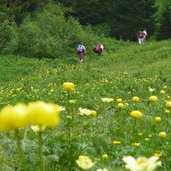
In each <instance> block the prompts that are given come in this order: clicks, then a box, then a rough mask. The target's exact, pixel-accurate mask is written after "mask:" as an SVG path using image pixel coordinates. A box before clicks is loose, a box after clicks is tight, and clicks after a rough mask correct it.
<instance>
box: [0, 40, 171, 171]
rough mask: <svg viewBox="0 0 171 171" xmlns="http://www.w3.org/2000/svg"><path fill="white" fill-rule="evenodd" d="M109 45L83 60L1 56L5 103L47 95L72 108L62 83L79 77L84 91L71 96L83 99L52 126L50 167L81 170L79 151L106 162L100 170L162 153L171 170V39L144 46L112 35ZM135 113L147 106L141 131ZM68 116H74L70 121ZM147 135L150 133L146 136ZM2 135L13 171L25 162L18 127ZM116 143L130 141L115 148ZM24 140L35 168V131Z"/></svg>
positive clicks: (166, 170)
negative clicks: (83, 111)
mask: <svg viewBox="0 0 171 171" xmlns="http://www.w3.org/2000/svg"><path fill="white" fill-rule="evenodd" d="M104 44H105V48H106V52H107V54H105V55H103V56H100V57H99V56H97V55H95V54H94V53H93V52H91V51H89V52H88V55H87V56H86V58H85V60H84V62H83V64H81V65H79V64H78V63H77V60H78V57H77V56H74V55H73V54H69V55H68V57H65V58H64V57H63V58H59V59H41V60H40V59H35V58H26V57H21V56H1V57H0V70H1V73H0V106H1V107H4V106H6V105H8V104H12V105H15V104H16V103H18V102H22V103H28V102H31V101H37V100H43V101H46V102H55V103H57V104H59V105H61V106H64V107H67V93H66V91H65V90H64V89H63V87H62V84H63V83H64V82H68V81H69V82H73V83H74V84H75V85H76V88H75V91H73V92H71V93H70V99H74V100H76V104H75V105H74V106H73V107H72V106H70V112H69V113H68V112H67V111H64V112H62V113H61V118H62V122H61V125H60V126H57V127H56V128H54V129H47V130H46V131H45V133H44V137H43V140H44V157H45V161H46V166H47V167H46V170H47V171H48V169H49V170H52V168H54V170H55V168H56V170H61V171H67V170H68V171H69V170H73V171H76V170H79V167H78V166H77V165H76V163H75V160H76V159H78V157H79V155H87V156H89V157H90V158H91V159H92V160H93V161H94V160H95V158H99V159H100V160H99V161H97V162H96V164H95V166H94V167H93V168H92V170H93V171H94V170H97V169H98V168H108V169H109V171H110V170H111V171H113V170H116V171H117V169H120V170H122V171H123V170H124V169H123V168H124V163H123V161H122V157H123V156H125V155H132V156H134V157H138V156H143V155H145V156H147V157H150V156H152V155H153V154H154V153H155V152H156V151H160V152H161V153H162V154H163V155H162V157H161V158H160V160H161V161H162V166H161V167H160V168H159V170H161V171H170V170H171V165H170V160H171V156H170V149H171V148H170V145H171V144H170V143H171V141H170V139H171V134H170V124H171V118H170V114H168V115H167V114H165V113H164V111H165V109H166V107H165V101H166V100H168V101H171V98H170V96H171V86H170V84H171V77H170V75H171V67H170V66H171V41H163V42H146V43H145V44H144V45H143V46H140V45H138V44H136V43H129V42H125V43H124V42H117V41H113V42H112V41H111V40H107V39H106V40H105V43H104ZM149 88H155V91H154V92H150V91H149ZM160 90H165V91H166V94H165V95H161V94H160ZM150 95H156V96H157V97H158V99H159V100H158V101H157V102H156V103H154V104H151V103H149V101H148V98H149V96H150ZM133 96H138V97H139V98H140V99H141V101H140V103H137V104H135V103H133V102H132V100H131V99H132V97H133ZM104 97H108V98H114V100H115V101H114V103H109V104H106V103H103V102H102V101H101V98H104ZM118 98H122V99H123V104H124V106H125V108H124V109H119V108H118V106H117V105H118V103H117V99H118ZM127 104H128V106H127ZM79 107H82V108H88V109H91V110H95V111H97V117H91V116H80V115H79V110H78V108H79ZM71 108H72V110H71ZM132 110H140V111H141V112H142V113H143V114H144V117H143V118H142V119H139V120H137V125H136V130H134V129H133V126H134V120H133V119H132V118H131V117H129V114H130V112H131V111H132ZM67 116H71V117H72V119H67ZM156 116H160V117H161V118H162V122H161V123H158V124H157V123H155V121H154V118H155V117H156ZM69 130H70V131H71V134H70V136H71V137H70V141H68V136H69V134H68V131H69ZM160 131H166V132H167V134H168V136H167V138H165V139H162V138H160V137H159V135H158V134H159V132H160ZM21 133H23V131H22V130H21ZM139 133H143V134H142V136H139V135H138V134H139ZM21 135H22V134H21ZM149 135H152V137H149ZM0 136H1V141H0V144H1V150H0V151H1V153H0V159H1V161H2V162H0V168H6V169H11V170H12V169H14V168H15V167H17V162H18V160H19V159H18V157H17V155H16V150H17V149H16V146H15V144H14V142H15V141H14V135H13V132H9V133H1V135H0ZM145 138H149V139H150V141H146V140H145ZM114 140H120V141H121V142H122V143H121V144H120V145H114V144H113V143H112V141H114ZM135 142H137V143H141V146H140V147H134V146H133V145H132V143H135ZM23 143H24V145H25V147H26V148H25V149H24V151H25V154H26V158H27V160H28V161H27V164H28V168H29V170H31V171H32V170H35V167H36V155H37V153H36V146H37V141H36V135H35V134H34V133H33V132H32V131H31V130H30V129H29V130H28V135H27V137H26V139H25V140H24V141H23ZM7 144H8V145H7ZM103 154H108V156H109V158H108V159H102V155H103ZM51 155H53V156H51ZM18 169H19V168H18ZM4 170H5V169H4ZM37 170H38V169H37Z"/></svg>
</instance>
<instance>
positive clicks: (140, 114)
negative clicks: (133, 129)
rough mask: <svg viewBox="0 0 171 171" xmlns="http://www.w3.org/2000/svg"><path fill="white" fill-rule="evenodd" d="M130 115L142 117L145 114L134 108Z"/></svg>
mask: <svg viewBox="0 0 171 171" xmlns="http://www.w3.org/2000/svg"><path fill="white" fill-rule="evenodd" d="M130 116H131V117H133V118H137V119H140V118H142V117H143V114H142V113H141V112H140V111H138V110H134V111H132V112H131V113H130Z"/></svg>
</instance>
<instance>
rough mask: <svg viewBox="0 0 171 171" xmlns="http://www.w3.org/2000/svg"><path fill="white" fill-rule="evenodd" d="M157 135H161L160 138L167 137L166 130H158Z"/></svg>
mask: <svg viewBox="0 0 171 171" xmlns="http://www.w3.org/2000/svg"><path fill="white" fill-rule="evenodd" d="M159 136H160V137H162V138H166V137H167V133H166V132H164V131H163V132H160V133H159Z"/></svg>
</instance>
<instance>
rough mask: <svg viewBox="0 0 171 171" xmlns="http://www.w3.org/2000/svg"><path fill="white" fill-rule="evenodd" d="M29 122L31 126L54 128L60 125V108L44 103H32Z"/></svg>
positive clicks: (29, 106)
mask: <svg viewBox="0 0 171 171" xmlns="http://www.w3.org/2000/svg"><path fill="white" fill-rule="evenodd" d="M28 120H29V123H30V125H39V126H43V125H46V126H48V127H53V126H55V125H57V124H59V123H60V118H59V106H58V105H56V104H53V103H45V102H43V101H38V102H33V103H30V104H29V105H28Z"/></svg>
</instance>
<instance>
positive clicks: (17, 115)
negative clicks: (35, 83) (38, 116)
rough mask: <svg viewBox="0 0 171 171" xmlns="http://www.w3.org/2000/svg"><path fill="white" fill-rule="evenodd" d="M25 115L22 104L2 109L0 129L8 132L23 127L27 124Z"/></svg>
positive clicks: (25, 111) (24, 107)
mask: <svg viewBox="0 0 171 171" xmlns="http://www.w3.org/2000/svg"><path fill="white" fill-rule="evenodd" d="M27 114H28V113H27V108H26V106H25V105H24V104H17V105H15V106H6V107H4V108H3V109H2V110H1V113H0V129H1V130H3V131H9V130H15V129H19V128H23V127H25V126H26V125H27V124H28V120H27Z"/></svg>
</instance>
